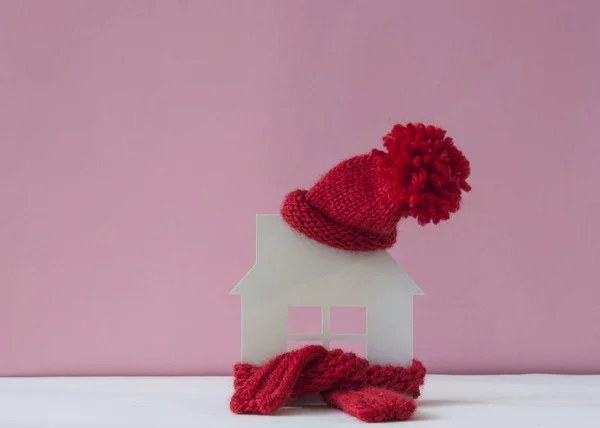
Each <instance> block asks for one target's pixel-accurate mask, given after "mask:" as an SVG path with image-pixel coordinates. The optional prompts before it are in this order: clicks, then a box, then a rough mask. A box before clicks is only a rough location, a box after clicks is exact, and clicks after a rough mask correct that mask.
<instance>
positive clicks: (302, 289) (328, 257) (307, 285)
mask: <svg viewBox="0 0 600 428" xmlns="http://www.w3.org/2000/svg"><path fill="white" fill-rule="evenodd" d="M231 294H239V295H241V299H242V361H243V362H247V363H252V364H262V363H264V362H266V361H267V360H268V359H270V358H272V357H273V356H275V355H277V354H279V353H282V352H285V351H287V350H288V348H289V344H290V343H295V342H298V341H300V342H303V341H307V342H310V343H316V342H318V343H322V344H323V345H324V346H325V347H327V348H329V349H331V347H332V346H334V347H337V346H335V344H336V343H340V341H342V342H345V343H351V342H353V341H359V342H360V341H364V343H365V344H366V357H367V358H368V360H369V362H371V363H372V364H396V365H406V364H410V362H411V360H412V357H413V296H414V295H421V294H423V292H422V290H421V289H420V288H419V287H418V286H417V285H416V284H415V283H414V282H413V281H412V279H411V278H410V277H409V276H408V275H407V274H406V272H404V271H403V270H402V268H400V266H398V264H397V263H396V261H395V260H394V259H393V258H392V257H391V256H390V254H389V253H388V252H387V251H374V252H368V253H355V252H347V251H341V250H336V249H333V248H330V247H327V246H325V245H322V244H320V243H318V242H315V241H313V240H311V239H309V238H307V237H305V236H303V235H301V234H299V233H297V232H295V231H294V230H293V229H291V228H290V227H289V226H288V225H287V224H286V223H285V222H284V220H283V219H282V218H281V217H280V216H279V215H258V216H257V245H256V264H255V265H254V267H253V268H252V269H251V270H250V271H249V272H248V274H247V275H246V276H245V277H244V278H243V279H242V280H241V281H240V283H239V284H238V285H237V286H236V287H235V288H234V289H233V290H232V291H231ZM349 307H354V308H357V307H358V308H366V310H364V311H363V312H361V311H360V310H358V311H357V313H359V314H360V313H363V314H364V313H365V312H366V331H364V330H362V331H358V332H356V333H354V334H353V333H352V332H344V333H343V334H334V333H335V332H334V331H333V330H332V329H331V323H330V321H332V318H331V317H332V315H333V314H334V313H335V311H336V310H338V309H342V310H343V309H344V308H349ZM294 308H312V313H313V314H314V313H315V309H316V310H317V311H318V312H320V321H319V323H320V326H321V328H320V329H318V330H320V331H315V332H312V333H311V334H293V333H290V332H289V331H288V314H291V313H292V311H293V309H294ZM319 308H320V311H319ZM309 312H311V311H308V312H307V313H309ZM340 347H341V348H342V349H344V348H343V347H342V346H340Z"/></svg>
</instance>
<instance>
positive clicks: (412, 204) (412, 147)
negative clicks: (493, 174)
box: [373, 123, 471, 225]
mask: <svg viewBox="0 0 600 428" xmlns="http://www.w3.org/2000/svg"><path fill="white" fill-rule="evenodd" d="M383 145H384V147H385V148H386V149H387V153H386V152H383V151H380V150H373V154H374V155H375V156H378V157H379V158H380V160H381V164H380V165H381V168H382V173H383V174H384V176H385V177H386V178H387V179H388V180H390V182H391V189H392V192H391V197H392V200H393V201H394V202H395V203H396V204H398V206H399V207H400V208H401V209H403V210H405V211H406V213H407V215H410V216H412V217H414V218H416V219H417V221H418V222H419V224H420V225H426V224H428V223H433V224H437V223H439V222H440V221H442V220H448V219H449V218H450V214H452V213H455V212H456V211H458V210H459V209H460V201H461V195H462V192H463V191H465V192H468V191H470V190H471V186H469V184H467V181H466V180H467V178H468V177H469V175H470V172H471V169H470V164H469V161H468V160H467V158H465V156H464V155H463V154H462V152H461V151H460V150H458V149H457V148H456V146H455V145H454V142H453V141H452V138H450V137H447V136H446V131H445V130H443V129H441V128H438V127H435V126H425V125H423V124H421V123H418V124H412V123H409V124H407V125H406V126H403V125H396V126H394V128H393V129H392V130H391V131H390V132H389V133H388V134H387V135H386V136H385V137H383Z"/></svg>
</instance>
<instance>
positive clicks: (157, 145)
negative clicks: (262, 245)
mask: <svg viewBox="0 0 600 428" xmlns="http://www.w3.org/2000/svg"><path fill="white" fill-rule="evenodd" d="M599 13H600V6H599V5H598V3H597V2H596V1H593V0H589V1H574V2H567V1H564V0H556V1H544V0H538V1H520V0H513V1H503V2H499V1H497V2H483V1H479V0H470V1H416V0H414V1H383V0H380V1H366V0H365V1H348V0H339V1H333V0H328V1H323V0H302V1H300V0H297V1H292V0H286V1H280V0H272V1H265V0H260V1H259V0H254V1H242V0H238V1H226V0H219V1H217V0H214V1H190V0H187V1H185V0H180V1H174V0H173V1H99V0H98V1H86V2H80V1H75V0H73V1H59V0H53V1H42V0H39V1H17V0H14V1H13V0H2V1H0V201H1V202H0V203H1V211H0V375H82V374H94V375H101V374H116V375H123V374H228V373H230V372H231V364H233V363H234V362H235V361H236V360H237V358H238V357H239V350H240V314H239V309H240V301H239V298H238V297H237V296H229V295H228V293H229V291H230V289H231V288H232V287H233V286H234V285H235V284H236V283H237V281H238V280H239V279H240V278H241V277H242V276H243V275H244V274H245V273H246V271H247V270H248V269H249V268H250V267H251V266H252V264H253V261H254V232H255V231H254V221H255V217H254V216H255V214H256V213H274V212H277V211H278V209H279V205H280V202H281V200H282V198H283V196H284V195H285V193H286V192H287V191H289V190H292V189H293V188H296V187H307V186H310V185H311V184H312V183H313V182H314V180H315V179H316V178H317V177H318V176H319V175H320V174H322V173H324V172H325V171H326V170H327V169H328V168H330V167H331V166H333V165H334V164H335V163H337V162H338V161H340V160H342V159H344V158H346V157H349V156H352V155H355V154H359V153H363V152H366V151H368V150H370V149H371V148H373V147H378V146H379V145H380V138H381V136H382V135H383V134H384V133H386V132H387V131H388V130H389V129H390V127H391V126H392V124H393V123H394V122H406V121H426V122H430V123H434V124H437V125H439V126H443V127H445V128H447V129H448V130H449V134H450V135H451V136H453V137H454V138H455V140H456V142H457V144H458V145H459V146H460V148H461V149H463V150H464V152H465V153H466V154H467V156H468V157H469V158H470V160H471V162H472V167H473V176H472V179H471V184H472V186H473V189H474V190H473V192H472V193H471V194H469V195H467V197H466V199H465V204H464V209H463V210H462V211H461V212H460V213H459V214H458V215H456V216H455V217H454V218H453V219H452V221H451V222H449V223H447V224H445V225H443V226H439V227H427V228H420V227H418V226H417V225H416V224H415V222H414V221H407V222H405V223H403V224H402V226H401V233H400V239H399V243H398V245H397V246H396V247H395V248H394V249H393V251H392V254H393V255H394V256H395V257H396V258H397V260H398V261H399V262H400V263H401V265H402V266H403V267H404V268H405V269H406V270H407V271H408V272H409V273H410V275H411V276H412V277H413V278H414V279H415V281H416V282H417V283H418V284H419V285H420V286H421V287H422V288H423V289H424V290H425V292H426V296H423V297H419V298H417V299H416V303H415V323H416V327H415V329H416V330H415V335H416V336H415V352H416V356H417V357H418V358H420V359H421V360H423V361H424V362H425V364H426V365H427V366H428V368H429V370H430V371H431V372H445V373H465V372H468V373H482V372H491V373H498V372H529V371H535V372H561V373H563V372H568V373H583V372H596V373H600V358H599V355H600V335H599V334H598V324H599V321H600V316H599V313H600V287H599V286H598V277H597V274H598V273H597V269H596V268H597V267H598V254H599V252H598V242H600V226H599V225H598V212H599V210H600V196H599V194H600V191H598V189H597V185H598V184H599V183H600V174H599V172H598V171H599V170H600V144H599V143H598V132H597V131H594V129H595V128H596V127H597V123H598V120H599V119H600V102H599V101H598V100H599V99H600V85H599V83H598V76H599V75H600V54H599V52H600V50H599V49H598V46H600V27H599V26H598V25H597V23H598V18H597V17H598V14H599Z"/></svg>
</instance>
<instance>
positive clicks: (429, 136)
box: [281, 123, 471, 251]
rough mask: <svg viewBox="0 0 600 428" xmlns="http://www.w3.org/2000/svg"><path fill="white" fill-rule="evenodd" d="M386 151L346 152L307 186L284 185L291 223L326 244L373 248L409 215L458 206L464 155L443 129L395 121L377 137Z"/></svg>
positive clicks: (465, 173)
mask: <svg viewBox="0 0 600 428" xmlns="http://www.w3.org/2000/svg"><path fill="white" fill-rule="evenodd" d="M384 147H385V148H386V149H387V153H386V152H383V151H380V150H373V151H372V152H371V153H370V154H365V155H360V156H355V157H353V158H351V159H347V160H345V161H343V162H341V163H339V164H338V165H336V166H335V167H334V168H332V169H331V170H329V171H328V172H327V173H326V174H325V175H324V176H323V177H322V178H321V179H320V180H319V181H318V182H317V183H316V184H315V185H314V186H313V187H312V188H311V189H309V190H294V191H292V192H290V193H289V194H288V195H287V196H286V198H285V200H284V202H283V206H282V208H281V215H282V217H283V219H284V220H285V221H286V222H287V223H288V225H289V226H291V227H292V228H293V229H295V230H297V231H298V232H300V233H302V234H304V235H305V236H307V237H309V238H310V239H313V240H315V241H317V242H320V243H322V244H324V245H328V246H330V247H334V248H338V249H341V250H348V251H374V250H383V249H387V248H390V247H391V246H393V245H394V244H395V243H396V237H397V227H398V222H399V221H400V220H401V219H402V218H405V217H407V216H409V215H411V216H413V217H415V218H416V219H417V220H418V222H419V224H421V225H425V224H427V223H434V224H437V223H439V222H440V221H441V220H447V219H448V218H449V217H450V214H452V213H455V212H456V211H458V209H459V208H460V200H461V193H462V191H469V190H470V189H471V188H470V186H469V185H468V184H467V182H466V180H467V178H468V177H469V174H470V166H469V161H468V160H467V159H466V158H465V157H464V156H463V154H462V153H461V152H460V151H459V150H458V149H457V148H456V147H455V146H454V143H453V141H452V139H451V138H449V137H446V131H444V130H443V129H441V128H437V127H434V126H425V125H423V124H420V123H419V124H416V125H415V124H408V125H406V126H403V125H396V126H394V128H393V129H392V130H391V132H390V133H388V134H387V135H386V136H385V137H384Z"/></svg>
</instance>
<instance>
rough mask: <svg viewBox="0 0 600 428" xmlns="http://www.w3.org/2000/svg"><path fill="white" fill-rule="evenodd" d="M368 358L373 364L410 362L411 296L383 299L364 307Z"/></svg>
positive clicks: (411, 343) (411, 345) (411, 348)
mask: <svg viewBox="0 0 600 428" xmlns="http://www.w3.org/2000/svg"><path fill="white" fill-rule="evenodd" d="M367 357H368V359H369V361H370V362H371V363H373V364H398V365H405V364H410V362H411V361H412V358H413V296H412V295H409V294H405V295H403V296H402V297H400V298H398V299H392V298H389V299H382V300H379V301H377V302H375V303H372V304H370V305H369V307H368V308H367Z"/></svg>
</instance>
